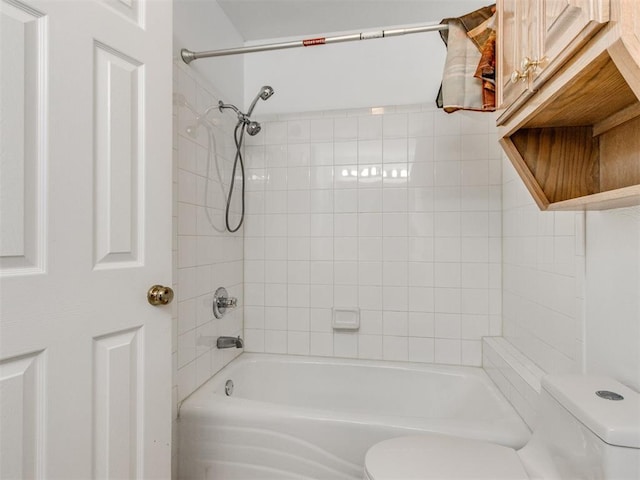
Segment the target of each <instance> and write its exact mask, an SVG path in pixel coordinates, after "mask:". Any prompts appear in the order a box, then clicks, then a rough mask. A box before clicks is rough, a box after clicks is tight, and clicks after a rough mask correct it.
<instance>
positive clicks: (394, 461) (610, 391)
mask: <svg viewBox="0 0 640 480" xmlns="http://www.w3.org/2000/svg"><path fill="white" fill-rule="evenodd" d="M538 412H539V414H538V422H537V426H536V428H535V429H534V431H533V435H532V437H531V439H530V440H529V442H528V443H527V445H525V446H524V447H523V448H522V449H520V450H518V451H516V450H514V449H512V448H508V447H503V446H500V445H495V444H491V443H487V442H482V441H479V440H469V439H464V438H458V437H453V436H447V435H440V434H433V435H417V436H409V437H398V438H392V439H390V440H385V441H383V442H380V443H378V444H376V445H374V446H373V447H371V448H370V449H369V451H368V452H367V455H366V458H365V471H364V479H365V480H409V479H411V480H427V479H440V480H462V479H465V480H466V479H476V480H479V479H485V480H489V479H491V480H503V479H504V480H519V479H544V480H578V479H580V480H583V479H589V480H595V479H602V480H640V394H638V393H637V392H634V391H633V390H631V389H629V388H627V387H625V386H624V385H622V384H620V383H619V382H616V381H615V380H612V379H609V378H604V377H585V376H575V375H563V376H547V377H545V378H544V379H543V381H542V392H541V395H540V404H539V409H538Z"/></svg>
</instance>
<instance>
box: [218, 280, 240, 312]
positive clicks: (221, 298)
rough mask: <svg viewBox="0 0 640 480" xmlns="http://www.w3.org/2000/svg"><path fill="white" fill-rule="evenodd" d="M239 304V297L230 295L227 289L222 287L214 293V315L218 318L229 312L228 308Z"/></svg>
mask: <svg viewBox="0 0 640 480" xmlns="http://www.w3.org/2000/svg"><path fill="white" fill-rule="evenodd" d="M237 306H238V299H237V298H235V297H230V296H229V294H228V293H227V289H226V288H224V287H220V288H218V289H217V290H216V293H215V294H214V295H213V315H214V316H215V317H216V318H222V317H223V316H224V314H225V313H226V312H227V308H236V307H237Z"/></svg>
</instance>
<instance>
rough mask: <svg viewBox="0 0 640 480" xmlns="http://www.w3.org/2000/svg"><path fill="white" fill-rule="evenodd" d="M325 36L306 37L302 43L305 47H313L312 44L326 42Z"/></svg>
mask: <svg viewBox="0 0 640 480" xmlns="http://www.w3.org/2000/svg"><path fill="white" fill-rule="evenodd" d="M326 40H327V39H326V38H325V37H320V38H308V39H306V40H303V41H302V45H304V46H305V47H313V46H314V45H324V44H325V43H326Z"/></svg>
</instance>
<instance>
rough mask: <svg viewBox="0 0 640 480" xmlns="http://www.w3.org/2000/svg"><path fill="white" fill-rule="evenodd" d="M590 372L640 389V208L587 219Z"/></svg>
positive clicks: (597, 214) (621, 210) (588, 351)
mask: <svg viewBox="0 0 640 480" xmlns="http://www.w3.org/2000/svg"><path fill="white" fill-rule="evenodd" d="M586 292H587V299H586V300H587V301H586V307H587V308H586V332H585V333H586V370H587V372H588V373H595V374H603V375H611V376H613V377H615V378H617V379H618V380H619V381H621V382H623V383H625V384H627V385H629V386H631V387H633V388H635V389H640V208H638V207H635V208H626V209H619V210H611V211H606V212H589V213H588V214H587V281H586Z"/></svg>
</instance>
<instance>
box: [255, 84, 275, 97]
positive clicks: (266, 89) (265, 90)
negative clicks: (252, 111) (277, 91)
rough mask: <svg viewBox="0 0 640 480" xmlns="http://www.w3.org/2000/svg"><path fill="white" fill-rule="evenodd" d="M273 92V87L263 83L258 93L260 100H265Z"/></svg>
mask: <svg viewBox="0 0 640 480" xmlns="http://www.w3.org/2000/svg"><path fill="white" fill-rule="evenodd" d="M273 94H274V91H273V88H271V87H270V86H269V85H265V86H264V87H262V88H261V89H260V93H259V94H258V95H260V98H261V99H262V100H267V99H268V98H269V97H270V96H271V95H273Z"/></svg>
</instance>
